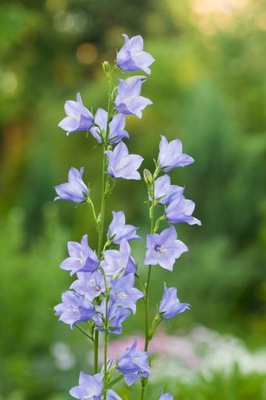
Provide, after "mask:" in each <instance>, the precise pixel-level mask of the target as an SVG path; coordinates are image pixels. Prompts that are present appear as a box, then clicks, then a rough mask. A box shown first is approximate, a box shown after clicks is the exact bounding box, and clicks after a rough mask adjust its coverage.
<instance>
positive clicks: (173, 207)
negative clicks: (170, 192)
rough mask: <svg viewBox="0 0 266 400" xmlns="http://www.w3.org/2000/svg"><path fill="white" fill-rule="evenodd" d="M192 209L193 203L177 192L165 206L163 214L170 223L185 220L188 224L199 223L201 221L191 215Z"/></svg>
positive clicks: (193, 207)
mask: <svg viewBox="0 0 266 400" xmlns="http://www.w3.org/2000/svg"><path fill="white" fill-rule="evenodd" d="M194 209H195V203H194V202H193V201H192V200H188V199H186V198H185V197H184V196H183V195H182V194H179V195H178V196H175V197H174V199H173V200H172V201H171V203H170V204H169V205H168V206H167V207H166V210H165V215H166V218H167V220H168V221H169V222H170V223H172V224H178V223H181V222H186V223H187V224H189V225H195V224H196V225H201V221H200V220H198V219H197V218H195V217H193V216H192V213H193V211H194Z"/></svg>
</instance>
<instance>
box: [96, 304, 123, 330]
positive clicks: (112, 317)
mask: <svg viewBox="0 0 266 400" xmlns="http://www.w3.org/2000/svg"><path fill="white" fill-rule="evenodd" d="M105 313H106V299H104V300H103V301H102V302H101V304H100V305H99V306H96V308H95V313H94V315H93V317H92V318H93V320H94V322H95V329H96V330H99V331H103V330H104V329H105ZM129 314H130V311H129V310H127V309H125V308H123V307H118V306H117V304H115V303H112V302H110V301H109V303H108V312H107V326H108V332H110V333H115V334H116V335H120V334H121V333H122V322H123V321H124V320H125V319H126V318H127V317H128V316H129Z"/></svg>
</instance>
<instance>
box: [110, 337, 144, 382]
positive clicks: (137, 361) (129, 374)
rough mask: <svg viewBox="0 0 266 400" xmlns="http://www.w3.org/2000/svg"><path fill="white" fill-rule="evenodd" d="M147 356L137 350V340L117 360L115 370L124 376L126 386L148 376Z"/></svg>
mask: <svg viewBox="0 0 266 400" xmlns="http://www.w3.org/2000/svg"><path fill="white" fill-rule="evenodd" d="M148 356H149V354H148V352H147V351H141V350H137V340H135V341H134V343H133V345H132V346H131V347H130V348H129V349H126V351H125V352H124V354H122V356H121V357H120V358H119V359H118V360H117V369H118V371H120V372H121V373H122V374H123V375H124V378H125V381H126V384H127V385H128V386H131V385H132V384H133V383H134V382H136V381H138V380H140V379H141V378H147V377H148V376H149V375H150V366H149V364H148Z"/></svg>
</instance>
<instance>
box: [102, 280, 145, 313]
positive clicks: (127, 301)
mask: <svg viewBox="0 0 266 400" xmlns="http://www.w3.org/2000/svg"><path fill="white" fill-rule="evenodd" d="M134 280H135V278H134V274H128V275H126V276H124V277H122V278H119V279H115V280H113V281H112V282H111V286H112V289H111V292H110V300H111V301H112V302H113V303H115V304H116V305H117V306H121V307H123V308H127V309H129V310H131V311H132V312H133V314H135V312H136V302H137V300H138V299H140V298H141V297H143V296H144V293H142V292H141V291H140V290H138V289H137V288H135V287H134Z"/></svg>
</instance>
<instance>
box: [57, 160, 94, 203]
mask: <svg viewBox="0 0 266 400" xmlns="http://www.w3.org/2000/svg"><path fill="white" fill-rule="evenodd" d="M83 172H84V168H83V167H82V168H80V170H79V171H78V170H77V169H76V168H74V167H71V168H70V170H69V172H68V183H62V184H61V185H58V186H55V191H56V193H57V194H58V196H57V197H56V198H55V200H68V201H72V202H73V203H82V202H83V201H85V199H86V196H88V194H89V189H88V188H87V186H86V185H85V183H84V182H83V180H82V175H83Z"/></svg>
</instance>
